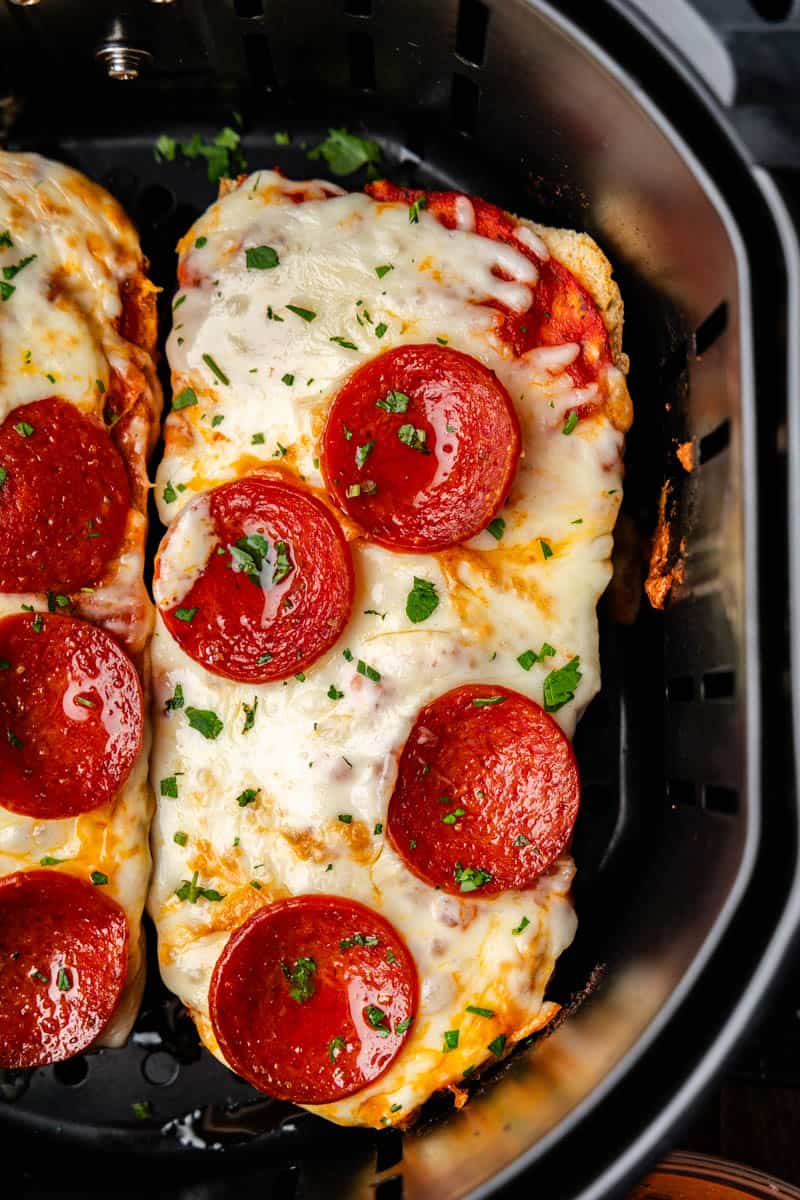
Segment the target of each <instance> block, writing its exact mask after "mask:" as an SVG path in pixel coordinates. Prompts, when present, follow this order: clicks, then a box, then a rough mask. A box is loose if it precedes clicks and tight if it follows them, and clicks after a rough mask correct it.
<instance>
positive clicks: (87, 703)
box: [75, 696, 97, 708]
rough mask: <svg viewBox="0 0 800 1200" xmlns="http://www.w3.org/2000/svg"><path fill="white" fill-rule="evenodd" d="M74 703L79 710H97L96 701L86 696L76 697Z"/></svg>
mask: <svg viewBox="0 0 800 1200" xmlns="http://www.w3.org/2000/svg"><path fill="white" fill-rule="evenodd" d="M75 703H76V704H78V705H80V707H81V708H97V701H96V700H90V699H89V697H88V696H76V697H75Z"/></svg>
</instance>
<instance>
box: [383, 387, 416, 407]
mask: <svg viewBox="0 0 800 1200" xmlns="http://www.w3.org/2000/svg"><path fill="white" fill-rule="evenodd" d="M410 403H411V398H410V396H407V395H406V394H405V392H398V391H395V390H394V388H392V389H391V390H390V391H388V392H387V393H386V395H385V396H384V397H383V399H382V400H376V401H375V407H376V408H382V409H384V410H385V411H386V412H390V413H404V412H406V411H407V409H408V406H409V404H410Z"/></svg>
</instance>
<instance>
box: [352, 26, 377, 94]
mask: <svg viewBox="0 0 800 1200" xmlns="http://www.w3.org/2000/svg"><path fill="white" fill-rule="evenodd" d="M347 53H348V55H349V58H350V86H351V87H354V88H359V89H360V90H361V91H374V89H375V55H374V53H373V50H372V38H371V36H370V35H369V34H368V33H348V35H347Z"/></svg>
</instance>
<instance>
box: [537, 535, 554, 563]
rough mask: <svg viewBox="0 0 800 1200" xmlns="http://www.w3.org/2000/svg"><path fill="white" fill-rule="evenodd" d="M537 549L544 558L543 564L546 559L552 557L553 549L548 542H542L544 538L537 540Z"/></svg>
mask: <svg viewBox="0 0 800 1200" xmlns="http://www.w3.org/2000/svg"><path fill="white" fill-rule="evenodd" d="M539 549H540V550H541V552H542V557H543V558H544V560H545V562H547V560H548V558H552V557H553V548H552V546H551V545H550V543H549V542H546V541H545V540H544V538H539Z"/></svg>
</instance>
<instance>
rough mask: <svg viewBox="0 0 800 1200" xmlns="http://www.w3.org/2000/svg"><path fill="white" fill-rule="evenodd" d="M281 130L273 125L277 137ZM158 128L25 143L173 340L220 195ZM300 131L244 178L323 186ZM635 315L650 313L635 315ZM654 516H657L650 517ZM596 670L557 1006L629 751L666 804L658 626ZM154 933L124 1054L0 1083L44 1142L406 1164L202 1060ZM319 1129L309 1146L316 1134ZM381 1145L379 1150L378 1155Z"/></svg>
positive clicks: (462, 179) (651, 447)
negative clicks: (179, 264) (74, 176)
mask: <svg viewBox="0 0 800 1200" xmlns="http://www.w3.org/2000/svg"><path fill="white" fill-rule="evenodd" d="M326 125H327V122H326ZM283 126H284V123H283V122H282V121H281V120H280V119H279V118H276V119H275V122H274V128H276V129H280V128H282V127H283ZM168 128H169V131H170V133H176V134H177V136H178V137H181V136H182V135H184V136H187V137H188V136H189V135H190V133H192V132H195V130H194V129H192V130H184V131H181V130H180V129H175V128H174V127H173V126H172V125H168ZM158 132H160V131H159V130H154V131H150V132H148V133H147V134H146V135H141V136H132V137H126V138H116V139H103V140H82V141H80V142H78V141H65V142H62V143H59V144H55V145H54V144H51V143H46V144H45V143H43V144H42V145H41V147H38V146H31V145H30V143H28V144H26V146H25V148H26V149H41V152H42V153H46V154H48V155H50V156H52V157H56V158H61V159H64V160H65V161H68V162H72V163H74V165H76V166H77V167H79V168H80V169H81V170H83V171H85V172H86V173H87V174H88V175H90V176H91V177H92V178H94V179H96V180H98V181H99V182H100V183H102V184H104V185H105V186H106V187H108V188H109V190H110V191H111V192H113V193H114V194H115V195H116V196H117V197H118V199H119V200H120V201H121V202H122V203H123V205H124V206H125V207H126V209H127V210H128V212H129V213H131V215H132V216H133V218H134V220H135V221H136V222H137V224H138V226H139V229H140V233H141V237H142V243H143V247H144V250H145V253H146V254H147V255H148V257H149V259H150V263H151V273H152V277H153V279H154V281H155V282H156V283H157V284H158V285H159V286H160V287H161V288H163V289H164V291H163V293H162V295H161V297H160V307H161V313H160V316H161V329H162V331H166V330H167V329H168V328H169V323H170V316H169V309H170V301H171V297H172V295H173V293H174V291H175V268H176V258H175V253H174V247H175V243H176V242H177V240H178V238H179V237H180V236H181V235H182V234H183V233H184V232H185V231H186V229H187V227H188V226H189V225H190V223H191V222H192V221H193V220H194V219H195V218H196V217H197V216H198V215H199V214H200V212H201V211H202V210H203V209H204V208H205V207H206V205H207V204H209V203H210V202H211V201H212V200H213V199H214V196H215V187H214V186H213V185H212V184H210V183H209V182H208V181H207V179H206V176H205V171H204V164H203V163H202V162H199V163H198V162H195V163H192V164H183V163H180V162H176V163H172V164H170V163H166V164H162V165H159V164H157V163H156V162H155V159H154V154H153V144H154V141H155V136H156V134H157V133H158ZM204 132H205V133H206V134H208V133H211V132H214V131H211V130H206V131H204ZM291 132H292V144H291V145H290V146H282V145H280V146H279V145H275V143H274V140H273V138H272V136H270V135H266V134H253V135H249V136H248V137H246V138H245V140H244V147H245V150H246V153H247V158H248V162H249V169H250V170H253V169H256V168H257V167H258V166H264V167H269V166H273V165H278V166H280V167H281V168H282V169H283V170H284V172H285V173H286V174H287V175H288V176H290V177H295V178H305V177H308V176H309V175H323V176H324V175H325V173H326V172H325V165H324V163H322V162H315V163H309V161H308V159H307V157H306V154H305V152H304V150H303V148H302V143H304V142H305V143H306V144H307V145H308V146H313V145H315V144H317V143H318V142H319V141H320V140H321V139H322V138H323V137H324V136H325V132H326V128H324V127H323V126H321V125H320V126H313V125H312V126H305V127H304V128H302V129H298V128H297V127H296V126H295V127H294V128H293V129H292V131H291ZM375 136H377V137H378V138H379V139H380V141H381V143H382V146H383V151H384V158H383V164H384V171H385V173H386V175H387V176H388V177H390V178H393V179H395V180H396V181H399V182H402V183H406V184H419V185H422V186H428V187H453V186H455V187H461V188H463V189H464V190H466V191H471V192H474V193H481V194H484V195H486V196H487V197H488V198H489V199H493V200H495V201H498V202H500V203H503V204H505V205H506V206H507V207H509V208H512V209H514V210H515V211H518V212H522V213H525V215H530V216H532V217H534V218H539V219H542V220H545V221H546V220H548V219H549V220H551V221H552V220H554V219H555V220H558V222H559V223H560V224H569V223H570V222H571V221H572V222H574V223H575V224H579V223H580V222H579V218H578V217H576V213H575V212H574V211H570V208H571V206H568V211H566V212H565V211H563V210H564V204H563V203H560V201H559V199H558V198H557V197H554V198H552V199H551V202H548V201H547V200H546V199H545V200H544V202H542V199H541V197H540V198H539V203H534V202H533V201H532V200H531V197H530V195H526V194H524V192H523V191H522V190H521V189H519V185H518V184H517V183H516V181H514V180H509V179H501V178H494V179H493V180H491V181H490V180H487V178H486V177H485V175H483V174H481V173H479V171H478V170H477V169H474V170H472V169H467V170H464V171H462V172H460V173H459V172H457V171H454V168H453V165H452V164H453V162H454V161H458V160H459V159H462V160H463V150H461V149H460V144H458V143H457V144H455V146H454V149H453V153H452V157H450V156H449V155H448V159H449V161H448V163H447V165H442V166H440V167H438V168H437V165H436V164H435V163H432V162H430V161H426V162H420V161H419V160H418V159H417V158H416V156H415V154H414V152H413V151H412V150H411V149H409V148H408V147H407V146H405V145H403V144H402V143H400V142H399V141H398V140H397V139H396V136H395V131H390V132H389V134H388V135H387V133H386V130H383V131H381V130H378V131H375ZM468 166H469V164H468ZM340 182H342V183H343V184H344V185H345V186H349V187H351V188H360V187H361V186H363V183H364V175H363V172H362V171H360V172H358V173H357V174H355V175H352V176H350V177H348V178H347V179H344V180H340ZM562 200H563V197H562ZM555 214H558V215H557V216H556V215H555ZM621 282H622V286H623V289H624V290H625V291H626V298H627V299H628V301H629V302H630V301H631V300H633V303H631V304H630V307H629V312H630V313H631V314H632V319H631V320H630V322H629V327H628V336H627V338H626V341H627V347H628V349H629V351H630V350H631V347H632V346H633V345H634V344H635V343H636V342H640V343H641V344H642V347H643V352H642V353H641V357H640V358H638V359H637V354H636V350H635V349H634V350H633V351H632V358H633V362H634V372H633V374H632V391H633V393H634V395H635V394H636V389H637V387H639V388H641V389H642V394H648V395H649V396H651V397H652V396H654V395H658V394H659V391H662V392H663V386H664V385H663V377H662V378H661V379H658V380H656V379H655V378H653V379H649V378H647V376H646V374H645V372H646V370H647V369H648V368H647V364H651V368H652V369H653V370H655V364H656V363H657V362H660V361H662V360H663V353H661V352H656V351H655V350H654V349H653V347H652V346H649V345H648V339H651V338H652V337H653V336H654V335H653V334H652V332H650V331H652V330H654V329H659V328H661V327H663V319H662V317H661V316H659V317H656V318H655V319H654V320H650V321H648V312H647V308H648V304H649V307H650V309H652V305H653V301H652V297H649V298H648V301H647V303H646V304H644V305H643V311H641V308H642V306H639V305H637V304H636V301H635V296H634V295H633V293H634V291H635V287H636V283H635V281H634V280H631V281H630V283H629V284H628V283H626V281H625V280H624V279H623V280H622V281H621ZM637 310H639V311H640V314H641V315H640V316H639V317H638V319H637V316H636V314H637ZM659 350H660V348H659ZM162 374H163V383H164V385H165V394H167V395H168V394H169V393H168V374H167V372H166V370H165V369H164V364H163V362H162ZM633 439H634V443H635V444H636V453H635V459H636V462H637V464H638V469H637V470H636V471H632V472H630V473H629V479H628V487H627V488H626V491H627V495H626V506H627V507H628V509H629V510H630V511H632V512H633V513H634V514H635V515H636V516H637V517H638V518H639V519H641V517H642V514H643V513H645V512H646V511H647V510H652V505H653V503H654V501H655V489H654V487H653V480H659V481H660V467H659V466H656V467H654V469H653V471H652V473H650V474H649V471H650V468H651V467H653V463H654V462H656V461H658V460H659V459H660V457H661V455H660V450H659V447H660V444H661V431H659V430H658V428H657V427H656V425H654V424H653V423H652V422H651V424H650V426H647V427H640V428H639V429H635V430H634V434H633ZM157 454H158V451H157ZM662 461H663V460H662ZM648 464H649V466H648ZM642 478H644V479H648V478H649V488H648V490H647V491H646V492H645V491H642V492H641V494H638V495H637V491H638V490H639V482H638V481H639V480H640V479H642ZM650 516H652V511H650V512H649V513H648V516H647V519H648V520H649V518H650ZM151 517H152V522H153V527H152V537H151V553H152V551H153V549H154V547H155V545H157V543H158V540H159V538H160V536H161V532H162V530H161V527H160V525H159V523H158V519H157V517H156V515H155V512H154V511H153V512H152V513H151ZM601 658H602V665H603V677H604V688H603V693H602V694H601V696H600V697H598V699H597V700H595V702H594V703H593V704H592V705H591V706H590V709H589V711H588V713H587V714H586V716H585V717H584V719H583V721H582V723H581V726H580V729H579V733H578V737H577V739H576V748H577V750H578V757H579V762H580V766H581V773H582V779H583V804H582V810H581V814H580V818H579V821H578V825H577V828H576V832H575V843H574V854H575V857H576V860H577V863H578V867H579V880H578V884H577V887H576V900H577V904H578V910H579V914H580V915H581V927H580V930H579V933H578V937H577V940H576V942H575V944H574V946H573V947H572V948H571V949H570V950H569V951H568V952H567V954H566V955H565V956H564V957H563V959H562V962H561V963H560V964H559V967H558V971H557V975H556V977H555V979H554V983H553V986H552V987H551V989H550V993H551V994H552V995H553V997H554V998H555V999H558V1000H561V1001H566V1000H568V999H569V996H570V994H572V993H573V992H576V991H578V990H580V989H581V988H582V987H583V986H584V985H585V983H586V981H587V979H588V978H589V976H590V974H591V972H592V969H593V967H594V966H595V964H596V963H597V962H598V959H602V958H603V957H604V955H605V949H604V942H605V938H606V937H607V936H608V923H607V921H606V916H607V914H609V913H610V912H611V911H612V908H613V904H614V896H615V894H616V892H617V889H618V886H619V880H620V877H621V866H620V863H621V861H622V860H624V859H625V858H626V857H627V855H628V854H629V853H630V852H631V851H634V852H635V849H636V846H637V843H638V841H639V838H640V837H641V836H642V834H643V831H642V829H641V822H638V823H637V822H636V821H635V820H634V817H633V810H632V806H631V805H630V803H629V800H628V791H629V784H628V781H627V778H626V770H627V767H626V763H627V762H628V757H627V756H628V755H629V754H630V753H631V752H632V751H635V756H636V758H637V759H641V760H642V761H647V762H648V763H649V764H650V771H651V778H653V779H654V780H655V781H656V786H655V788H654V789H653V795H654V797H655V798H656V800H657V799H658V797H659V795H660V794H662V793H663V788H661V787H660V779H661V778H662V776H661V774H660V759H661V754H662V748H661V741H660V731H655V730H653V729H652V728H651V729H650V730H648V729H646V728H641V727H640V724H639V722H637V713H641V712H644V711H649V712H651V713H658V712H660V705H661V703H662V701H663V684H662V679H661V676H660V664H661V662H662V645H661V626H660V622H659V620H658V618H654V616H653V614H650V613H643V614H641V616H640V618H639V620H638V621H637V623H636V624H635V625H634V626H632V627H630V628H622V627H618V626H613V625H611V624H610V623H609V622H608V621H606V620H605V619H604V618H603V615H602V606H601ZM643 661H647V662H649V663H650V664H652V665H653V670H652V672H651V674H650V675H649V676H648V678H647V679H642V677H641V674H642V673H641V672H640V671H639V670H638V669H637V664H639V663H641V662H643ZM626 664H631V668H630V669H626ZM655 724H657V722H656V723H655ZM623 731H625V736H624V739H623ZM623 743H624V744H623ZM642 756H643V757H642ZM587 892H589V893H590V894H591V904H590V905H588V904H587V906H586V911H585V912H584V913H583V914H581V897H582V896H583V895H584V894H586V893H587ZM146 925H147V934H148V939H149V944H150V956H149V957H150V964H149V977H148V983H147V988H146V992H145V997H144V1002H143V1004H142V1008H141V1011H140V1014H139V1017H138V1020H137V1022H136V1027H135V1030H134V1033H133V1035H132V1037H131V1040H130V1042H129V1043H128V1045H127V1046H126V1047H124V1048H123V1049H119V1050H102V1051H99V1052H96V1053H92V1054H87V1055H85V1056H82V1057H79V1058H77V1059H73V1060H72V1061H70V1062H67V1063H63V1064H59V1065H57V1066H54V1067H50V1068H43V1069H40V1070H36V1071H33V1072H29V1073H23V1074H20V1075H16V1076H13V1077H11V1076H7V1077H6V1079H5V1081H3V1082H1V1083H0V1088H1V1089H2V1091H1V1092H0V1094H2V1096H3V1097H4V1098H5V1099H6V1100H7V1101H10V1102H11V1105H12V1106H13V1108H14V1110H15V1111H16V1112H18V1113H20V1114H21V1113H25V1114H29V1115H30V1117H31V1118H32V1119H33V1124H34V1125H35V1126H36V1127H38V1129H40V1130H42V1131H47V1130H50V1131H53V1132H58V1134H59V1142H60V1144H61V1145H62V1146H64V1145H66V1144H68V1143H69V1142H71V1141H72V1142H75V1144H76V1145H80V1144H83V1143H85V1142H86V1140H91V1141H92V1142H94V1143H95V1144H96V1138H97V1134H98V1131H102V1130H106V1131H108V1130H110V1129H114V1130H116V1131H118V1132H119V1133H120V1134H124V1135H125V1138H126V1142H127V1144H128V1145H129V1147H130V1148H131V1149H134V1150H136V1149H140V1150H142V1151H145V1152H146V1151H147V1150H148V1148H149V1149H156V1148H157V1149H158V1152H159V1153H160V1154H162V1155H163V1154H164V1153H165V1152H167V1153H168V1152H169V1148H170V1146H171V1147H172V1149H173V1150H174V1151H175V1153H179V1152H180V1151H181V1150H185V1151H188V1152H191V1151H193V1150H194V1151H196V1150H199V1149H208V1150H210V1151H220V1150H224V1149H228V1150H230V1149H232V1148H233V1147H238V1149H236V1150H235V1151H234V1154H235V1155H237V1156H238V1155H239V1154H240V1152H241V1148H242V1146H243V1145H244V1144H251V1145H253V1146H255V1145H257V1146H258V1147H259V1151H260V1153H261V1155H262V1158H261V1160H260V1161H263V1153H264V1151H265V1150H267V1148H268V1147H272V1148H273V1149H275V1150H276V1151H277V1152H278V1155H279V1157H284V1156H286V1155H288V1156H289V1157H290V1158H291V1159H303V1158H305V1157H308V1156H312V1157H313V1156H316V1155H318V1154H319V1151H320V1146H321V1145H323V1144H325V1145H326V1146H329V1147H338V1149H339V1150H344V1149H345V1147H350V1148H352V1146H353V1145H354V1144H355V1143H358V1144H364V1145H369V1144H371V1143H373V1142H377V1143H378V1147H379V1159H380V1157H381V1154H383V1157H384V1159H385V1166H389V1165H391V1162H392V1161H396V1160H397V1158H398V1157H399V1153H398V1151H397V1149H396V1145H397V1143H398V1141H399V1136H400V1135H398V1134H397V1133H396V1131H386V1132H384V1133H381V1134H374V1133H372V1132H364V1131H342V1130H339V1129H336V1128H335V1127H332V1126H330V1125H328V1124H327V1123H326V1122H323V1121H321V1120H319V1119H317V1118H313V1117H311V1116H309V1114H306V1113H301V1112H299V1110H297V1109H294V1108H292V1107H291V1106H289V1105H286V1104H281V1103H278V1102H275V1101H271V1100H269V1099H265V1097H263V1096H261V1095H259V1094H258V1093H256V1092H255V1091H254V1090H253V1089H252V1088H251V1087H249V1086H248V1085H247V1084H245V1083H244V1082H243V1081H241V1080H239V1079H238V1078H237V1077H236V1076H234V1075H233V1074H232V1073H231V1072H229V1071H228V1070H226V1069H225V1068H224V1067H223V1066H221V1065H220V1064H219V1063H218V1062H217V1061H216V1060H215V1059H214V1058H213V1057H212V1056H211V1055H209V1054H208V1053H207V1052H206V1051H205V1050H204V1049H202V1048H201V1046H200V1044H199V1042H198V1038H197V1034H196V1031H195V1029H194V1025H193V1023H192V1022H191V1020H190V1018H189V1017H188V1015H187V1014H186V1013H185V1012H184V1010H183V1009H182V1007H181V1005H180V1004H179V1002H178V1001H177V1000H176V998H175V997H174V996H172V995H171V994H169V993H168V992H167V991H166V989H165V988H164V986H163V984H162V983H161V981H160V977H159V973H158V967H157V962H156V955H155V937H154V931H153V929H152V926H150V924H149V922H147V923H146ZM480 1086H486V1084H481V1085H480ZM488 1086H491V1083H489V1084H488ZM142 1106H144V1107H142ZM446 1108H447V1105H446V1104H444V1103H443V1102H441V1101H440V1102H434V1105H433V1108H432V1110H431V1115H433V1116H435V1115H438V1114H441V1113H442V1112H443V1111H444V1110H445V1109H446ZM137 1114H138V1115H137ZM144 1114H147V1115H144ZM312 1128H313V1130H314V1136H309V1131H310V1130H311V1129H312ZM380 1147H384V1148H385V1149H384V1150H383V1151H382V1150H381V1149H380ZM390 1147H395V1148H394V1149H391V1148H390ZM379 1169H380V1166H379Z"/></svg>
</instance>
